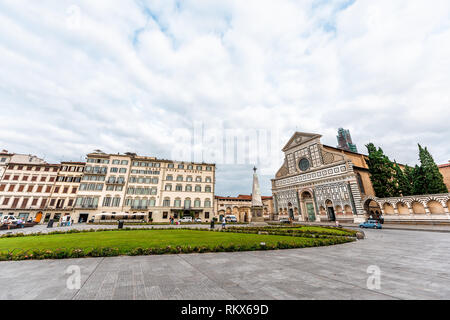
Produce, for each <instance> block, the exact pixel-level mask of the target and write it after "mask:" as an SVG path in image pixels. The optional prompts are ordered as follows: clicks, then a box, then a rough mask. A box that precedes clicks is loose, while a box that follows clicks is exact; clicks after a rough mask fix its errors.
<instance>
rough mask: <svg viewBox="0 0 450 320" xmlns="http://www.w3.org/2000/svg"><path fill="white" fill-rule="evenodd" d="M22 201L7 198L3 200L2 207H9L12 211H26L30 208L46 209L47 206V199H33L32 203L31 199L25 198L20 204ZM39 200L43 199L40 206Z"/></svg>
mask: <svg viewBox="0 0 450 320" xmlns="http://www.w3.org/2000/svg"><path fill="white" fill-rule="evenodd" d="M20 199H21V198H10V197H5V198H3V201H2V205H3V206H8V207H9V208H11V209H16V208H21V209H26V208H28V206H31V207H38V206H39V207H40V208H45V206H46V204H47V199H46V198H33V199H32V200H31V201H30V198H23V201H22V203H20V204H19V202H20ZM39 199H42V200H41V202H40V205H39ZM11 200H12V201H11Z"/></svg>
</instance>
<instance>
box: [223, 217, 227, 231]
mask: <svg viewBox="0 0 450 320" xmlns="http://www.w3.org/2000/svg"><path fill="white" fill-rule="evenodd" d="M226 227H227V219H225V217H224V218H223V220H222V229H225V228H226Z"/></svg>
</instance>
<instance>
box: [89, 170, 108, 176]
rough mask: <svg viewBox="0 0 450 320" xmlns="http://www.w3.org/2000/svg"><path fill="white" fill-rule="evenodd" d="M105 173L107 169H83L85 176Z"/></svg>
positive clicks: (104, 174)
mask: <svg viewBox="0 0 450 320" xmlns="http://www.w3.org/2000/svg"><path fill="white" fill-rule="evenodd" d="M107 173H108V172H107V170H100V171H99V170H96V171H84V175H86V176H92V175H101V176H106V174H107Z"/></svg>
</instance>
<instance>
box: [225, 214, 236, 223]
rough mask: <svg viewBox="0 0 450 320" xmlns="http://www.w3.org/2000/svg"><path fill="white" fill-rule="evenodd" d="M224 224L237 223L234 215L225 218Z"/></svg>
mask: <svg viewBox="0 0 450 320" xmlns="http://www.w3.org/2000/svg"><path fill="white" fill-rule="evenodd" d="M225 221H226V222H237V218H236V216H235V215H229V216H226V217H225Z"/></svg>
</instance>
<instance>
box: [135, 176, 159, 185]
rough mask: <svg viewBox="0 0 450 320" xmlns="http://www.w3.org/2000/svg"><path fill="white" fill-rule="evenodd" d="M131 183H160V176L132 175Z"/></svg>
mask: <svg viewBox="0 0 450 320" xmlns="http://www.w3.org/2000/svg"><path fill="white" fill-rule="evenodd" d="M128 181H129V182H130V183H146V184H150V183H151V184H158V182H159V178H138V177H133V176H132V177H130V179H129V180H128Z"/></svg>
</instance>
